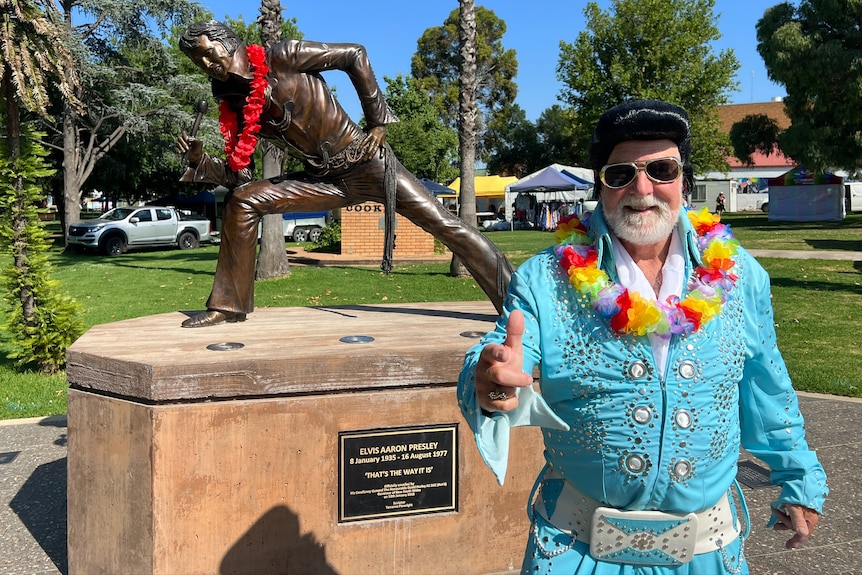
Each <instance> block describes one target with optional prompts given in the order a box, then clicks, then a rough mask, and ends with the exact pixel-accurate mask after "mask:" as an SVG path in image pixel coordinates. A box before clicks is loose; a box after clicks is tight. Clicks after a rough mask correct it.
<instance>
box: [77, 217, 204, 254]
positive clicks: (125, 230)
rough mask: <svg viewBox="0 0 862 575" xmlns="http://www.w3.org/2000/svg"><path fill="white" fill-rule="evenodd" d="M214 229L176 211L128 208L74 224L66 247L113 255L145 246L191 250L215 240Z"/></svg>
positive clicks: (197, 218)
mask: <svg viewBox="0 0 862 575" xmlns="http://www.w3.org/2000/svg"><path fill="white" fill-rule="evenodd" d="M211 227H212V226H211V223H210V221H209V220H208V219H206V218H202V217H197V216H188V215H185V214H183V213H181V212H178V211H177V210H176V209H174V208H166V207H161V206H143V207H134V206H126V207H121V208H114V209H113V210H110V211H107V212H105V213H104V214H102V215H101V216H99V218H98V219H95V220H85V221H83V222H75V223H74V224H72V225H70V226H69V232H68V234H66V245H67V246H81V247H84V248H92V249H98V250H101V251H102V252H104V253H105V254H106V255H109V256H117V255H120V254H122V253H123V252H126V251H127V250H129V249H130V248H143V247H157V246H174V247H178V248H180V249H181V250H190V249H194V248H196V247H198V246H199V245H200V242H208V241H211V240H212V236H211V235H210V230H211Z"/></svg>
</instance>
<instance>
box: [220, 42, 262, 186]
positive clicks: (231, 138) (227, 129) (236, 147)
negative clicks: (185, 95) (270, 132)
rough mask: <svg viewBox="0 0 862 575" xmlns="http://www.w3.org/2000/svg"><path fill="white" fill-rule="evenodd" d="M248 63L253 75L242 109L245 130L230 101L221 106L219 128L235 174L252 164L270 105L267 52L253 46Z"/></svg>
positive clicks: (249, 47) (228, 160) (250, 48)
mask: <svg viewBox="0 0 862 575" xmlns="http://www.w3.org/2000/svg"><path fill="white" fill-rule="evenodd" d="M247 52H248V62H249V66H250V68H251V72H252V75H253V78H252V81H251V91H250V92H249V94H248V96H246V98H245V106H243V108H242V118H243V125H244V126H245V129H243V131H242V133H241V134H240V133H239V122H238V120H237V117H236V113H235V112H234V111H233V110H232V109H231V107H230V104H229V103H228V101H227V100H222V101H221V103H220V104H219V118H218V119H219V127H220V128H221V133H222V136H224V153H225V155H227V163H228V165H229V166H230V169H231V170H233V171H234V172H239V171H240V170H244V169H245V168H247V167H248V165H249V164H250V163H251V155H252V154H254V148H255V147H256V146H257V134H258V132H260V115H261V114H262V113H263V107H264V105H265V104H266V88H267V86H268V85H269V82H268V81H267V79H266V75H267V73H268V72H269V66H267V65H266V51H265V50H264V49H263V47H262V46H258V45H256V44H251V45H249V46H248V47H247Z"/></svg>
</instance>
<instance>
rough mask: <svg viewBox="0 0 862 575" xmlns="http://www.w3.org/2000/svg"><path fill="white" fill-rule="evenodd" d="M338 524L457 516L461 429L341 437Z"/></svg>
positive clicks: (358, 433)
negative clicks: (428, 515) (446, 514)
mask: <svg viewBox="0 0 862 575" xmlns="http://www.w3.org/2000/svg"><path fill="white" fill-rule="evenodd" d="M338 441H339V445H338V455H339V467H338V521H339V523H341V522H346V521H359V520H363V519H380V518H385V517H398V516H403V515H416V514H420V513H440V512H443V511H457V501H458V481H457V479H458V454H457V449H458V425H457V424H454V423H453V424H447V425H430V426H420V427H409V428H408V427H404V428H400V427H399V428H391V429H376V430H368V431H345V432H341V433H339V434H338Z"/></svg>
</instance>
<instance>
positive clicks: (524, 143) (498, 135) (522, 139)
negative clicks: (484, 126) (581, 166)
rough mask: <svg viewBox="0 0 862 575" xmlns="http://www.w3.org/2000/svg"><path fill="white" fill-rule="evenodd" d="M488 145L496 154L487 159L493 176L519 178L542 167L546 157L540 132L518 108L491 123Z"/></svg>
mask: <svg viewBox="0 0 862 575" xmlns="http://www.w3.org/2000/svg"><path fill="white" fill-rule="evenodd" d="M486 142H488V144H489V147H490V148H491V149H492V150H493V152H492V153H491V154H490V157H489V158H488V171H489V172H491V173H492V174H500V175H506V176H517V177H519V178H520V177H523V176H525V175H527V174H529V173H532V172H534V171H536V170H538V169H540V168H542V167H543V166H541V165H539V163H540V162H541V161H542V158H543V154H542V144H541V141H540V139H539V133H538V130H537V129H536V126H535V125H534V124H533V123H532V122H530V121H529V120H528V119H527V114H526V113H525V112H524V110H522V109H521V107H520V106H518V104H512V105H511V110H509V111H508V113H502V114H498V115H497V117H496V118H494V120H492V122H491V123H490V125H489V126H488V131H487V133H486Z"/></svg>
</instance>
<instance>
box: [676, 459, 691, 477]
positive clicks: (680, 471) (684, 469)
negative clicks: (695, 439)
mask: <svg viewBox="0 0 862 575" xmlns="http://www.w3.org/2000/svg"><path fill="white" fill-rule="evenodd" d="M673 472H674V474H676V476H677V477H686V476H687V475H688V474H689V473H691V463H690V462H689V461H688V459H680V460H679V461H677V462H676V463H675V464H674V466H673Z"/></svg>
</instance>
